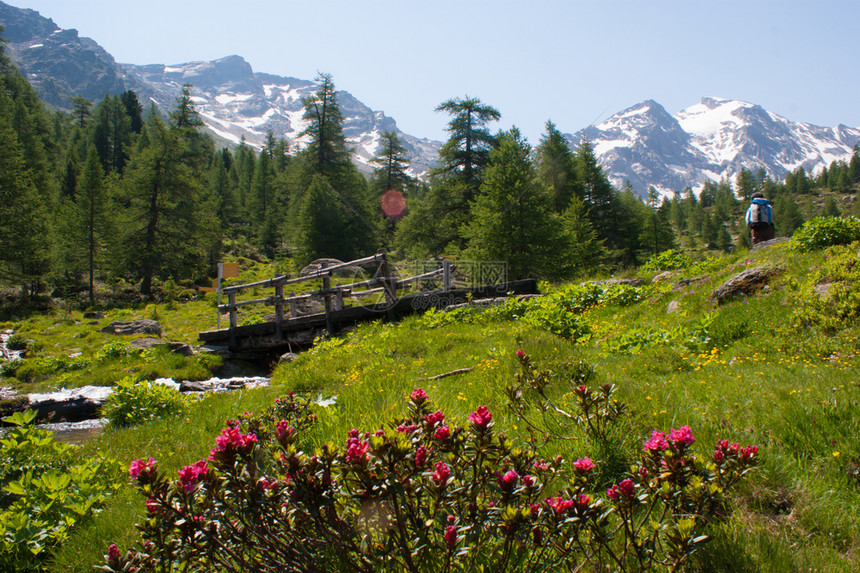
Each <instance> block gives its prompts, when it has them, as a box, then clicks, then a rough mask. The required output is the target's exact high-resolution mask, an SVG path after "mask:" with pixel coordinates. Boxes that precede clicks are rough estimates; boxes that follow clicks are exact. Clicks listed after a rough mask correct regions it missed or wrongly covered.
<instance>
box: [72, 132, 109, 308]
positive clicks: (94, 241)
mask: <svg viewBox="0 0 860 573" xmlns="http://www.w3.org/2000/svg"><path fill="white" fill-rule="evenodd" d="M106 204H107V200H106V192H105V185H104V172H103V171H102V167H101V163H100V161H99V156H98V153H96V150H95V148H94V147H91V148H90V152H89V154H88V155H87V161H86V163H84V168H83V170H82V171H81V180H80V184H79V186H78V194H77V198H76V208H77V209H76V211H77V215H78V220H79V229H80V235H79V237H80V239H82V240H81V243H82V244H83V245H85V251H86V257H87V269H88V277H89V297H90V304H91V305H92V304H95V271H96V265H97V263H99V259H100V257H101V255H102V252H103V251H104V249H105V246H106V242H107V237H108V228H109V220H108V217H107V213H106V210H107V206H106Z"/></svg>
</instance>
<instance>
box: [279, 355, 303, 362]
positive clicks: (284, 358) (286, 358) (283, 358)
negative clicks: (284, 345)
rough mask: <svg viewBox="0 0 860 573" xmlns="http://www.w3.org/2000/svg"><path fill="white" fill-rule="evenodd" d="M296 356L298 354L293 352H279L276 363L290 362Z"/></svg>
mask: <svg viewBox="0 0 860 573" xmlns="http://www.w3.org/2000/svg"><path fill="white" fill-rule="evenodd" d="M298 357H299V355H298V354H296V353H295V352H285V353H284V354H281V357H280V358H278V364H284V363H290V362H292V361H293V360H295V359H296V358H298Z"/></svg>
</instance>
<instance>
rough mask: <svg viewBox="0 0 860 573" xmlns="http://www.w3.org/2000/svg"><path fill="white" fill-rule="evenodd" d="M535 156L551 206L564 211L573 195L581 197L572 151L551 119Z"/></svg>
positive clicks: (547, 123)
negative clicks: (550, 198)
mask: <svg viewBox="0 0 860 573" xmlns="http://www.w3.org/2000/svg"><path fill="white" fill-rule="evenodd" d="M535 158H536V162H537V169H538V173H539V174H540V178H541V181H543V183H544V185H547V186H548V187H549V188H550V192H551V194H552V199H553V207H554V208H555V211H556V212H557V213H562V212H564V211H565V210H566V209H567V207H568V206H569V205H570V203H571V201H572V200H573V198H574V197H578V198H580V199H581V198H582V189H581V188H580V185H579V182H578V181H577V178H576V169H575V168H574V161H573V152H572V151H571V150H570V146H569V145H568V143H567V140H566V139H565V138H564V136H563V135H562V134H561V132H560V131H559V130H558V129H557V128H556V126H555V124H554V123H553V122H551V121H548V122H546V133H545V134H544V135H543V136H542V137H541V140H540V144H538V146H537V149H536V150H535Z"/></svg>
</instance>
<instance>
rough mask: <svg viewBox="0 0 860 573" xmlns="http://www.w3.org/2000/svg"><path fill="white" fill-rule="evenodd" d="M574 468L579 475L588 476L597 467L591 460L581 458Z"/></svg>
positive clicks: (574, 463)
mask: <svg viewBox="0 0 860 573" xmlns="http://www.w3.org/2000/svg"><path fill="white" fill-rule="evenodd" d="M573 467H574V468H575V469H576V471H577V473H581V474H586V473H588V472H590V471H591V470H593V469H594V468H595V467H596V466H595V465H594V462H592V461H591V459H590V458H579V459H578V460H576V461H575V462H573Z"/></svg>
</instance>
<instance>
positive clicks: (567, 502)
mask: <svg viewBox="0 0 860 573" xmlns="http://www.w3.org/2000/svg"><path fill="white" fill-rule="evenodd" d="M544 501H546V504H547V505H548V506H550V507H551V508H552V509H553V510H554V511H555V514H556V515H563V514H565V513H567V512H568V511H570V508H571V507H573V505H574V504H573V500H572V499H564V498H563V497H561V496H558V497H548V498H546V499H545V500H544Z"/></svg>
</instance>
